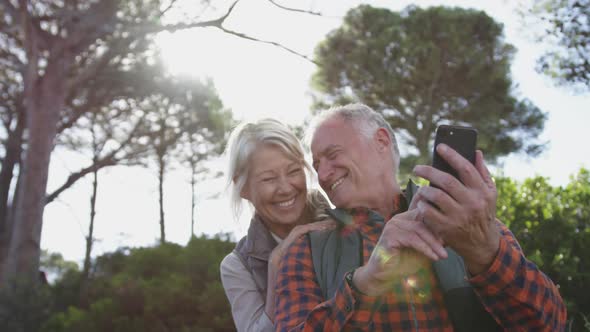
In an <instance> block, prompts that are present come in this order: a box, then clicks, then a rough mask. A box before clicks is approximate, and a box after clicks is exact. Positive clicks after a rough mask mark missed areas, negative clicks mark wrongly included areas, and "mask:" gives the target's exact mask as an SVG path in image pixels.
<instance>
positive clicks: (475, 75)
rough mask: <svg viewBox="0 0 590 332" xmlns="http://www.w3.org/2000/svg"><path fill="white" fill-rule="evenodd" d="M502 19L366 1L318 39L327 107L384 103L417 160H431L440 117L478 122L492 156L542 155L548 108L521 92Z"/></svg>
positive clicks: (316, 80)
mask: <svg viewBox="0 0 590 332" xmlns="http://www.w3.org/2000/svg"><path fill="white" fill-rule="evenodd" d="M513 53H514V48H513V47H512V46H511V45H509V44H506V43H505V42H504V41H503V36H502V25H501V24H498V23H496V22H494V21H493V19H491V18H490V17H489V16H487V15H486V14H485V13H484V12H481V11H474V10H467V9H460V8H445V7H431V8H428V9H420V8H416V7H408V8H406V9H405V10H404V11H403V12H401V13H396V12H391V11H390V10H387V9H378V8H373V7H371V6H368V5H361V6H359V7H357V8H354V9H351V10H350V11H349V12H348V13H347V15H346V17H345V18H344V22H343V24H342V26H340V27H339V28H338V29H336V30H334V31H332V32H330V33H329V34H328V36H327V38H326V39H325V40H324V41H323V42H322V43H320V44H319V45H318V46H317V48H316V53H315V60H316V62H317V63H318V64H319V68H318V70H317V72H316V73H315V74H314V77H313V81H312V85H313V87H314V88H315V90H316V91H317V94H316V96H315V98H316V100H317V106H318V107H325V106H326V105H330V106H331V105H333V104H335V103H345V102H350V101H357V102H362V103H365V104H367V105H369V106H371V107H372V108H374V109H375V110H377V111H379V112H381V113H382V114H383V115H384V117H385V118H386V119H387V121H389V123H390V124H391V125H392V127H393V128H395V130H396V131H397V132H398V133H399V137H400V139H401V141H402V142H404V143H406V144H407V145H408V146H409V148H410V151H409V152H408V155H409V157H410V158H411V159H412V161H411V162H410V163H409V164H411V165H413V164H415V162H418V161H420V162H427V161H428V159H429V158H430V156H431V154H432V150H431V142H432V137H433V133H434V131H435V129H436V126H437V125H438V124H441V123H449V122H451V123H455V124H463V125H471V126H474V127H476V128H477V129H478V131H479V133H480V139H479V142H478V145H479V146H480V147H481V148H482V149H483V150H484V151H485V153H486V157H488V158H490V159H491V160H495V158H497V157H498V156H502V155H506V154H508V153H511V152H517V151H524V152H526V153H528V154H532V155H534V154H536V153H538V152H540V151H541V149H542V144H540V143H539V142H537V141H536V140H535V138H536V137H537V136H538V135H539V133H540V132H541V130H542V129H543V124H544V121H545V115H544V114H543V113H542V112H541V111H540V110H539V109H538V108H537V107H535V106H534V105H533V104H532V103H531V102H529V101H527V100H518V99H517V98H516V97H515V96H513V94H512V92H511V90H512V81H511V78H510V74H509V71H510V67H509V65H510V60H511V58H512V55H513Z"/></svg>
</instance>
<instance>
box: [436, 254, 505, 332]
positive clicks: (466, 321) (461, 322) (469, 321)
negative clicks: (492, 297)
mask: <svg viewBox="0 0 590 332" xmlns="http://www.w3.org/2000/svg"><path fill="white" fill-rule="evenodd" d="M446 250H447V253H448V257H447V258H446V259H442V260H439V261H436V262H434V263H432V266H433V267H434V271H435V273H436V276H437V278H438V282H439V285H440V288H441V289H442V291H443V296H444V300H445V304H446V306H447V311H448V312H449V316H450V318H451V321H452V322H453V328H454V330H455V331H457V332H468V331H482V332H488V331H489V332H491V331H504V329H503V328H502V327H500V325H498V323H497V322H496V321H495V320H494V318H493V317H492V316H491V315H490V313H489V312H487V311H486V309H485V307H484V306H483V304H482V303H481V300H480V299H479V297H478V296H477V294H476V293H475V290H474V289H473V287H472V286H471V284H470V283H469V282H468V281H467V279H468V276H467V270H466V268H465V262H464V261H463V258H461V256H459V255H458V254H457V253H456V252H455V251H454V250H453V249H451V248H448V247H447V248H446Z"/></svg>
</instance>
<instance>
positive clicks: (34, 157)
mask: <svg viewBox="0 0 590 332" xmlns="http://www.w3.org/2000/svg"><path fill="white" fill-rule="evenodd" d="M61 81H63V78H62V77H61V75H58V73H55V72H53V73H51V72H49V71H48V72H46V74H45V77H44V79H41V80H38V81H37V82H29V83H30V85H29V88H30V89H32V90H31V91H29V93H27V94H26V96H27V97H28V98H27V99H26V112H27V128H28V142H27V143H28V144H27V149H26V153H25V156H24V160H23V162H22V163H21V165H22V167H21V169H20V172H21V174H22V182H21V183H19V188H18V190H17V191H18V193H17V197H16V204H17V205H16V210H15V214H14V224H13V230H12V236H11V241H10V246H9V250H8V255H7V256H6V258H5V260H6V263H5V264H6V265H5V271H4V281H5V282H7V281H9V280H12V279H14V278H16V277H17V276H19V277H24V278H27V279H30V280H31V281H32V282H36V280H37V279H38V273H39V272H38V270H39V257H40V254H41V248H40V242H41V230H42V225H43V211H44V207H45V190H46V188H47V178H48V173H49V162H50V157H51V151H52V150H53V146H54V139H55V135H56V128H57V121H58V117H59V111H60V110H61V109H62V108H63V106H64V100H65V96H64V92H63V90H64V89H63V82H61Z"/></svg>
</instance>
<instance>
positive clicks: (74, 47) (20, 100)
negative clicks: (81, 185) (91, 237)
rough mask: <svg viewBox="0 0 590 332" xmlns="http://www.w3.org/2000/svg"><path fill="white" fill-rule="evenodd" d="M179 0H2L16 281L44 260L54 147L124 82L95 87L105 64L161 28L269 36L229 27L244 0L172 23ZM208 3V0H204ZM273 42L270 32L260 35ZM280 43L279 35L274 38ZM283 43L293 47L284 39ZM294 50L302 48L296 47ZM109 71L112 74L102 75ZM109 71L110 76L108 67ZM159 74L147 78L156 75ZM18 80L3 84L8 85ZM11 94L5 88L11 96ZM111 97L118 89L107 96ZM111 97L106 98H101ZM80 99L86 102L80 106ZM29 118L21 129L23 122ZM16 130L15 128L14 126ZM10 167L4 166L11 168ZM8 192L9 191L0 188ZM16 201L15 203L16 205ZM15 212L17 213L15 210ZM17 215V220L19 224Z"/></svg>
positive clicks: (9, 265)
mask: <svg viewBox="0 0 590 332" xmlns="http://www.w3.org/2000/svg"><path fill="white" fill-rule="evenodd" d="M176 2H177V1H175V0H170V1H157V0H148V1H144V0H126V1H116V0H102V1H96V0H80V1H26V0H18V1H9V0H4V1H1V2H0V16H1V17H2V18H3V20H4V22H5V23H6V24H3V25H2V26H0V53H1V55H2V56H1V57H0V59H1V60H0V67H1V68H2V71H0V75H2V76H3V77H4V76H8V77H9V78H10V79H11V80H13V81H14V82H16V83H17V84H15V87H13V89H14V90H15V91H14V92H15V93H14V94H12V95H14V98H15V99H14V100H15V101H16V102H15V103H14V105H11V107H5V108H4V107H3V108H2V110H1V111H2V112H6V114H10V116H7V117H4V116H3V120H4V119H7V118H10V120H11V122H10V123H8V122H6V123H8V126H6V127H5V128H10V130H6V131H5V132H3V133H2V134H6V135H7V137H8V139H7V140H6V141H7V142H8V141H10V140H11V139H12V138H14V141H15V142H16V143H14V144H12V145H11V146H18V149H20V150H19V151H17V152H18V153H16V154H13V157H14V158H15V159H13V160H16V161H15V162H14V163H13V164H12V165H18V179H17V182H16V185H14V181H13V177H14V174H13V172H14V168H13V169H10V167H9V164H8V163H6V165H5V161H7V160H11V159H10V158H8V157H9V150H8V149H5V151H4V152H5V155H4V156H3V159H4V160H3V165H2V172H4V171H5V170H6V172H5V173H6V177H0V181H3V182H1V183H0V184H2V185H6V186H5V187H2V188H15V190H14V192H13V195H12V200H11V201H10V204H11V207H8V206H6V207H5V210H4V211H0V215H3V216H6V218H4V220H0V230H4V234H2V238H1V239H0V240H2V243H0V249H2V251H1V252H0V269H1V270H0V276H1V277H2V285H3V286H6V285H9V283H8V282H7V281H8V280H14V279H15V278H16V277H17V276H18V275H20V276H21V277H24V278H27V279H29V280H31V281H32V282H34V281H35V280H36V275H37V271H38V266H39V255H40V248H39V244H40V238H41V229H42V224H43V222H42V216H43V210H44V206H45V202H46V186H47V177H48V166H49V161H50V156H51V151H52V150H53V148H54V146H55V138H56V135H57V133H58V132H59V130H60V129H61V128H62V127H64V126H65V127H67V126H68V125H71V124H72V123H75V121H76V119H77V118H79V117H80V116H81V115H82V114H85V113H87V112H91V111H92V110H97V109H100V108H99V107H96V106H97V104H92V103H87V102H88V101H97V100H100V102H102V104H100V103H99V104H98V105H106V104H108V103H110V102H111V101H113V100H115V99H117V98H118V97H117V94H118V93H119V92H120V91H127V90H124V89H123V90H116V89H111V88H110V86H108V85H107V86H100V87H99V89H97V90H96V92H97V93H95V91H93V90H91V89H88V87H89V86H91V85H92V84H93V82H95V79H96V78H97V77H100V75H99V73H101V72H103V71H108V70H115V71H117V70H119V71H123V72H125V71H126V70H128V69H129V68H130V67H131V66H132V65H133V63H134V62H135V61H136V59H137V58H138V57H142V56H145V55H146V54H149V53H150V52H151V51H153V47H150V46H151V45H152V39H153V36H154V35H155V34H157V33H158V32H161V31H170V32H174V31H176V30H179V29H188V28H202V27H212V28H216V29H219V30H221V31H223V32H225V33H229V34H233V35H236V36H238V37H241V38H247V39H250V40H254V41H260V40H258V39H256V38H252V37H249V36H247V35H244V34H241V33H239V32H235V31H232V30H229V29H227V28H226V27H224V22H225V20H226V19H227V18H228V17H229V15H230V14H231V13H232V11H233V9H234V8H235V6H236V4H237V2H238V0H236V1H235V2H233V3H232V4H231V6H230V7H229V8H228V9H227V11H226V12H225V13H223V14H221V15H220V16H219V17H216V18H213V19H210V20H199V19H198V18H197V19H187V20H185V21H183V22H180V23H179V22H173V23H164V22H165V21H166V20H165V18H166V17H165V15H166V13H167V12H168V11H169V10H170V9H171V8H173V7H174V6H175V4H176ZM205 5H206V3H205ZM261 42H266V41H261ZM266 43H271V44H274V45H277V46H279V47H282V46H281V45H278V44H276V43H272V42H266ZM283 48H284V49H287V48H285V47H283ZM287 50H288V51H291V52H292V53H296V52H294V51H292V50H289V49H287ZM103 78H104V77H103ZM107 78H108V77H107ZM150 79H151V78H149V79H146V80H145V81H146V82H149V81H150ZM7 86H9V85H2V89H3V90H4V89H5V88H6V87H7ZM5 97H6V96H5V95H4V94H3V95H2V96H0V98H5ZM109 97H112V98H113V99H110V100H109V99H108V98H109ZM101 98H102V99H101ZM80 104H81V105H82V106H81V107H79V106H80ZM15 119H17V120H18V121H21V120H22V121H21V122H20V123H22V128H23V130H22V133H21V134H19V131H18V130H16V129H15V130H12V129H13V128H19V127H18V126H17V125H15V123H16V122H17V120H15ZM13 134H14V135H13ZM2 175H4V174H2ZM0 194H1V195H0V196H1V197H0V198H6V201H7V202H8V197H9V196H10V195H8V194H6V195H5V194H4V192H2V191H1V190H0ZM11 211H12V212H11ZM9 212H10V213H9ZM12 225H14V227H12Z"/></svg>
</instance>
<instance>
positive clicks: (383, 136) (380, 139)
mask: <svg viewBox="0 0 590 332" xmlns="http://www.w3.org/2000/svg"><path fill="white" fill-rule="evenodd" d="M373 141H374V142H375V143H376V144H377V150H378V151H379V152H383V151H387V150H388V149H389V147H390V146H391V137H390V136H389V133H388V132H387V129H385V128H379V129H377V131H376V132H375V135H373Z"/></svg>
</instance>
